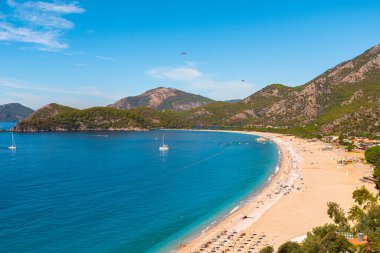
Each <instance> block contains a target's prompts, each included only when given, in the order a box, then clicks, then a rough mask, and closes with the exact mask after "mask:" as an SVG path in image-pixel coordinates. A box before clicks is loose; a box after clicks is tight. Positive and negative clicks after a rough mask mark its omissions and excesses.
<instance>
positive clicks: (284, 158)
mask: <svg viewBox="0 0 380 253" xmlns="http://www.w3.org/2000/svg"><path fill="white" fill-rule="evenodd" d="M241 133H247V134H252V135H258V136H262V137H264V138H266V139H268V140H269V141H273V142H275V143H276V144H277V146H278V149H279V151H280V153H281V161H280V166H279V169H278V170H277V172H276V174H275V175H274V176H273V177H272V178H271V181H270V183H268V186H267V187H265V188H264V189H262V190H261V192H260V193H259V194H258V195H257V196H256V197H255V198H253V199H252V200H251V201H250V202H249V203H247V204H246V205H245V206H244V207H242V208H241V209H239V210H237V211H235V212H234V213H232V214H231V215H229V216H228V217H227V218H226V219H224V220H223V221H221V222H220V223H219V224H218V225H216V226H214V227H212V228H210V229H209V230H207V231H204V232H203V233H202V234H201V235H200V236H198V237H197V238H196V239H195V240H193V241H191V242H187V243H184V244H182V245H181V247H180V248H179V249H178V250H177V252H181V253H184V252H258V251H259V250H260V249H261V248H262V247H264V246H267V245H272V246H274V247H275V248H277V247H278V246H279V245H280V244H282V243H283V242H285V241H288V240H292V239H294V238H297V237H302V236H303V235H305V234H306V232H307V231H310V230H311V229H312V228H313V227H316V226H320V225H323V224H325V223H328V222H330V219H329V217H328V216H327V212H326V210H327V202H329V201H334V202H337V203H339V204H341V206H342V207H343V208H344V209H345V210H347V209H348V208H349V207H350V206H351V205H352V204H353V200H352V197H351V193H352V192H353V191H354V190H355V189H356V188H357V187H360V186H362V185H365V186H366V187H367V188H369V189H374V186H373V185H372V184H369V183H365V182H363V181H361V180H360V179H361V178H362V177H363V176H368V175H370V174H371V168H370V166H369V165H366V164H364V163H362V162H361V161H358V162H355V163H354V164H351V165H342V164H338V162H337V161H338V160H340V159H342V158H344V157H347V156H351V155H350V154H349V153H347V152H345V151H344V149H343V148H342V147H338V146H334V147H333V149H331V150H323V148H324V147H325V146H326V145H327V144H326V143H323V142H321V141H315V142H309V141H308V140H305V139H301V138H296V137H294V136H286V135H280V134H272V133H261V132H260V133H257V132H241ZM261 141H263V140H261ZM263 143H265V140H264V142H263ZM263 145H264V144H263Z"/></svg>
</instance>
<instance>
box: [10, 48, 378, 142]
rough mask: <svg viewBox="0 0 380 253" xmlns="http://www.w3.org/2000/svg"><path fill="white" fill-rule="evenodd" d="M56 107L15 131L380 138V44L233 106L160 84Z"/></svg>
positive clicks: (40, 111)
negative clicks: (85, 105) (91, 104)
mask: <svg viewBox="0 0 380 253" xmlns="http://www.w3.org/2000/svg"><path fill="white" fill-rule="evenodd" d="M141 106H142V107H141ZM49 107H53V108H55V109H54V110H50V111H49V112H50V113H51V114H49V113H48V114H47V115H44V117H40V116H39V115H40V114H41V113H42V112H46V107H44V108H42V109H40V110H38V111H37V112H35V113H34V114H33V115H31V116H30V117H29V118H28V119H26V120H23V121H21V122H20V123H19V124H18V126H17V128H16V130H18V131H30V130H33V131H40V130H44V131H50V130H53V131H54V130H57V129H59V130H84V129H85V130H89V129H121V128H125V129H130V128H152V127H171V128H185V127H195V126H198V127H199V126H201V127H205V128H207V127H210V126H219V127H225V128H236V127H239V128H242V129H256V130H266V131H282V132H288V133H294V134H301V133H307V134H309V133H312V134H325V133H338V132H342V133H347V134H362V135H366V134H375V135H379V136H380V45H377V46H374V47H372V48H370V49H368V50H367V51H365V52H364V53H363V54H361V55H359V56H357V57H355V58H354V59H352V60H348V61H345V62H343V63H341V64H338V65H337V66H335V67H333V68H331V69H329V70H327V71H326V72H324V73H323V74H321V75H320V76H318V77H316V78H315V79H313V80H311V81H310V82H307V83H305V84H304V85H301V86H297V87H288V86H285V85H282V84H271V85H269V86H267V87H265V88H263V89H262V90H259V91H258V92H256V93H254V94H252V95H250V96H248V97H246V98H245V99H243V100H241V101H234V102H233V103H230V102H215V101H212V100H211V99H208V98H205V97H202V96H199V95H194V94H190V93H186V92H182V91H179V90H176V89H172V88H162V87H160V88H157V89H153V90H150V91H147V92H145V93H143V94H141V95H139V96H135V97H127V98H124V99H121V100H119V101H117V102H116V103H114V104H112V105H110V106H109V107H108V108H101V107H96V108H90V109H87V110H76V109H72V108H71V109H70V110H69V111H67V110H62V111H61V109H62V108H66V107H62V108H61V107H60V106H58V105H54V106H53V105H50V106H49ZM58 107H59V108H58ZM136 107H138V108H136ZM147 107H148V108H147ZM119 109H123V110H119ZM49 115H50V116H49ZM73 122H74V123H73Z"/></svg>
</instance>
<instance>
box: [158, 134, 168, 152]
mask: <svg viewBox="0 0 380 253" xmlns="http://www.w3.org/2000/svg"><path fill="white" fill-rule="evenodd" d="M159 150H160V151H168V150H169V146H168V145H166V144H165V136H162V142H161V145H160V147H159Z"/></svg>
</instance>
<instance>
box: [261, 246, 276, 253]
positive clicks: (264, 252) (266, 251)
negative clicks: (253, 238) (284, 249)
mask: <svg viewBox="0 0 380 253" xmlns="http://www.w3.org/2000/svg"><path fill="white" fill-rule="evenodd" d="M273 252H274V249H273V247H272V246H266V247H265V248H262V249H261V250H260V251H259V253H273Z"/></svg>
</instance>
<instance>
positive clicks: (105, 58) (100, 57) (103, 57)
mask: <svg viewBox="0 0 380 253" xmlns="http://www.w3.org/2000/svg"><path fill="white" fill-rule="evenodd" d="M95 57H96V58H98V59H99V60H103V61H116V59H115V58H112V57H107V56H101V55H96V56H95Z"/></svg>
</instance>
